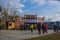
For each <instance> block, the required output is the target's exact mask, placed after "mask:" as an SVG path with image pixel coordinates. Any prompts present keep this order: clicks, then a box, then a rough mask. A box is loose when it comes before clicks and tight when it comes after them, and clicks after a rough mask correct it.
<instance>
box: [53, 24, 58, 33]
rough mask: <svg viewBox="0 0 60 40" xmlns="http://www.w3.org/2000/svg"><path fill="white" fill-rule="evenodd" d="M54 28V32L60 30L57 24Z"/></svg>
mask: <svg viewBox="0 0 60 40" xmlns="http://www.w3.org/2000/svg"><path fill="white" fill-rule="evenodd" d="M53 27H54V32H57V30H58V25H57V23H55V24H54V26H53Z"/></svg>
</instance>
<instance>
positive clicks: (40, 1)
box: [31, 0, 46, 5]
mask: <svg viewBox="0 0 60 40" xmlns="http://www.w3.org/2000/svg"><path fill="white" fill-rule="evenodd" d="M31 2H32V3H36V4H38V5H44V4H45V2H46V0H31Z"/></svg>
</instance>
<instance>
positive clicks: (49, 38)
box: [25, 33, 60, 40]
mask: <svg viewBox="0 0 60 40" xmlns="http://www.w3.org/2000/svg"><path fill="white" fill-rule="evenodd" d="M25 40H60V33H55V34H49V35H45V36H39V37H35V38H31V39H25Z"/></svg>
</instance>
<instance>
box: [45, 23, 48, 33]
mask: <svg viewBox="0 0 60 40" xmlns="http://www.w3.org/2000/svg"><path fill="white" fill-rule="evenodd" d="M47 30H48V24H45V32H46V33H47Z"/></svg>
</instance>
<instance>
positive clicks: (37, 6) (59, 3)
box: [0, 0, 60, 18]
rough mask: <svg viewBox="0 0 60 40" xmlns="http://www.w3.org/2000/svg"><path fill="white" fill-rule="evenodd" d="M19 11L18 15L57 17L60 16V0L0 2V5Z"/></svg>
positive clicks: (6, 0) (8, 0) (9, 0)
mask: <svg viewBox="0 0 60 40" xmlns="http://www.w3.org/2000/svg"><path fill="white" fill-rule="evenodd" d="M8 3H9V4H10V6H11V7H15V8H16V9H18V11H19V12H18V13H17V14H18V15H19V16H23V15H24V14H37V15H38V16H45V17H46V18H49V17H52V16H53V17H56V16H60V0H0V5H3V6H4V7H7V5H8Z"/></svg>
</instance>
